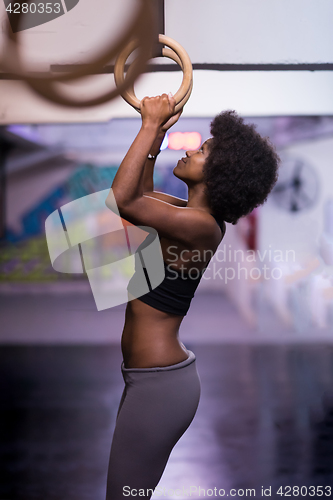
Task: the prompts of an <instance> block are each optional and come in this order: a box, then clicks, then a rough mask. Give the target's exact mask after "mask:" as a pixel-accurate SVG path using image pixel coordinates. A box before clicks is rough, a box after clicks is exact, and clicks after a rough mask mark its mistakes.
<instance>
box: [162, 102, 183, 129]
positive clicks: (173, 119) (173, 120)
mask: <svg viewBox="0 0 333 500" xmlns="http://www.w3.org/2000/svg"><path fill="white" fill-rule="evenodd" d="M182 112H183V108H182V109H181V110H180V111H178V113H176V114H175V115H173V116H172V117H171V118H169V120H168V121H167V122H165V123H164V125H162V127H161V132H162V133H163V134H165V133H166V132H167V131H168V130H169V128H171V127H172V126H173V125H174V124H175V123H177V122H178V120H179V118H180V116H181V114H182Z"/></svg>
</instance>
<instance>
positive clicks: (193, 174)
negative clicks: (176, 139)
mask: <svg viewBox="0 0 333 500" xmlns="http://www.w3.org/2000/svg"><path fill="white" fill-rule="evenodd" d="M211 141H212V139H207V141H205V142H204V143H203V144H202V146H201V148H200V149H196V150H195V151H186V156H185V157H184V158H181V159H180V160H179V161H178V163H177V165H176V166H175V168H174V169H173V173H174V175H175V176H176V177H178V178H179V179H181V180H182V181H184V182H186V181H189V182H192V183H195V184H197V183H200V182H202V181H203V178H204V166H205V163H206V160H207V158H208V155H209V145H210V142H211Z"/></svg>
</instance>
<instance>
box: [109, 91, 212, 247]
mask: <svg viewBox="0 0 333 500" xmlns="http://www.w3.org/2000/svg"><path fill="white" fill-rule="evenodd" d="M174 107H175V100H174V98H173V97H168V96H167V95H166V94H163V95H162V96H158V97H152V98H144V99H143V100H142V102H141V116H142V126H141V129H140V131H139V133H138V135H137V136H136V138H135V140H134V142H133V144H132V145H131V147H130V149H129V150H128V153H127V154H126V156H125V158H124V160H123V161H122V163H121V165H120V167H119V169H118V171H117V174H116V176H115V178H114V181H113V184H112V191H113V195H114V198H115V201H116V203H117V206H118V210H119V213H120V215H121V217H123V218H124V219H126V220H128V221H129V222H131V223H132V224H136V225H143V226H144V225H145V226H150V227H153V228H154V229H156V231H157V232H158V233H159V234H160V236H165V237H169V238H173V239H178V240H180V241H184V242H186V243H188V244H190V243H192V244H194V243H195V241H196V240H200V238H202V237H205V234H207V235H208V234H210V233H211V229H212V228H211V227H209V226H210V223H209V218H211V217H210V215H209V214H207V213H205V212H203V211H202V210H196V209H192V208H186V207H179V206H174V205H171V204H169V203H167V202H165V201H162V200H159V199H155V198H152V197H150V196H144V185H143V179H144V169H145V165H146V159H147V156H148V153H149V152H150V151H151V148H152V146H153V144H154V142H155V140H156V138H157V136H158V134H159V131H160V127H161V126H162V125H163V124H164V123H166V122H167V120H168V119H169V118H170V117H171V116H172V115H173V113H174ZM112 200H113V197H112V195H111V196H110V200H109V205H110V208H111V207H112ZM106 205H107V206H108V199H107V200H106ZM211 219H212V218H211ZM212 220H213V219H212ZM213 223H214V221H213Z"/></svg>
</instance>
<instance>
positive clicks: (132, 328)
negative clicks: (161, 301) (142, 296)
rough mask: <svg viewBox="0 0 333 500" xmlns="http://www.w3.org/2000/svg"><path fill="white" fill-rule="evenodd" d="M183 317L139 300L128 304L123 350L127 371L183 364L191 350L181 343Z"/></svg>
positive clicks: (122, 343) (122, 342)
mask: <svg viewBox="0 0 333 500" xmlns="http://www.w3.org/2000/svg"><path fill="white" fill-rule="evenodd" d="M182 320H183V316H178V315H176V314H169V313H165V312H163V311H159V310H157V309H155V308H153V307H151V306H149V305H148V304H145V303H144V302H141V301H140V300H138V299H134V300H131V301H130V302H128V304H127V308H126V315H125V326H124V330H123V335H122V339H121V349H122V353H123V358H124V365H125V368H152V367H155V366H169V365H175V364H176V363H180V362H181V361H184V360H185V359H187V358H188V351H187V350H186V348H185V346H184V345H183V344H182V343H181V342H180V341H179V338H178V332H179V327H180V324H181V322H182Z"/></svg>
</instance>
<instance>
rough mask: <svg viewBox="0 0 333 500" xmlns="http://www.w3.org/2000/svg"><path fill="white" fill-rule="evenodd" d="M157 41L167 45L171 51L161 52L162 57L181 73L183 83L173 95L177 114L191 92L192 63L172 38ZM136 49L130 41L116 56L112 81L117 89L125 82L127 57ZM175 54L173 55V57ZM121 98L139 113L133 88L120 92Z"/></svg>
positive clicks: (134, 44) (160, 37) (164, 50)
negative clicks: (177, 65)
mask: <svg viewBox="0 0 333 500" xmlns="http://www.w3.org/2000/svg"><path fill="white" fill-rule="evenodd" d="M158 40H159V42H160V43H162V44H164V45H167V46H168V47H169V48H170V49H172V51H168V49H164V48H163V50H162V55H163V56H165V57H169V58H171V59H173V60H174V61H175V62H177V63H178V64H179V65H180V67H181V69H182V71H183V81H182V83H181V86H180V88H179V89H178V91H177V92H176V94H175V95H174V97H175V100H176V107H175V112H176V113H177V112H178V111H179V110H180V109H181V108H182V107H183V106H184V104H185V103H186V102H187V101H188V99H189V97H190V95H191V91H192V86H193V69H192V63H191V60H190V58H189V55H188V53H187V52H186V50H185V49H184V48H183V47H182V46H181V45H180V44H179V43H178V42H176V41H175V40H173V39H172V38H169V37H167V36H165V35H159V36H158ZM136 48H137V42H136V41H131V42H130V43H129V44H128V45H127V46H126V47H125V48H124V49H123V50H122V52H120V54H119V55H118V57H117V59H116V62H115V67H114V79H115V82H116V85H117V87H118V86H119V87H121V86H122V85H123V84H124V82H126V78H125V76H124V70H125V64H126V61H127V59H128V57H129V55H130V54H131V53H132V52H133V51H134V50H135V49H136ZM174 53H175V55H174ZM121 96H122V97H123V99H125V101H126V102H128V104H130V105H131V106H133V108H134V109H136V110H137V111H138V112H140V106H141V104H140V101H139V99H138V98H137V97H136V96H135V94H134V90H133V87H132V88H129V89H128V90H126V91H124V92H121Z"/></svg>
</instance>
